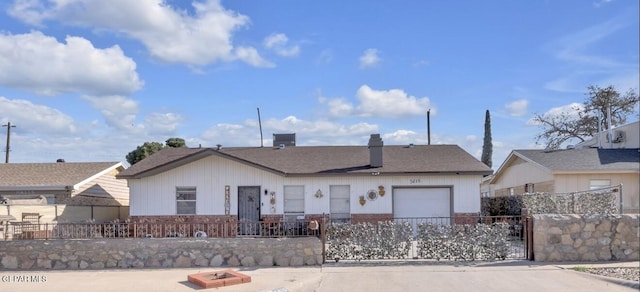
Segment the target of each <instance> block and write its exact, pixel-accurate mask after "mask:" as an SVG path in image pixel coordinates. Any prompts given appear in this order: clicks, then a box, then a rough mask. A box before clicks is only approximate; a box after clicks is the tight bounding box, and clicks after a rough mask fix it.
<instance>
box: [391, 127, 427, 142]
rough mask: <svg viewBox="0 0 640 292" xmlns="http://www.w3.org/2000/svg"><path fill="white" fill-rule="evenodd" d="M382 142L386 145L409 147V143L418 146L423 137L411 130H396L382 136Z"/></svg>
mask: <svg viewBox="0 0 640 292" xmlns="http://www.w3.org/2000/svg"><path fill="white" fill-rule="evenodd" d="M382 140H383V141H384V143H385V144H386V145H409V144H411V143H413V144H418V143H419V142H420V141H421V140H424V136H423V135H419V134H418V133H416V132H414V131H411V130H396V131H395V132H392V133H387V134H383V135H382Z"/></svg>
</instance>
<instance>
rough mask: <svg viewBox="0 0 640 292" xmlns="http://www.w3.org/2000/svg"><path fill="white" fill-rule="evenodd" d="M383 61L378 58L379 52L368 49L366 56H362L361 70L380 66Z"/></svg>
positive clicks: (365, 52)
mask: <svg viewBox="0 0 640 292" xmlns="http://www.w3.org/2000/svg"><path fill="white" fill-rule="evenodd" d="M381 61H382V59H380V57H378V50H376V49H367V50H365V51H364V54H363V55H362V56H360V68H370V67H375V66H376V65H378V64H379V63H380V62H381Z"/></svg>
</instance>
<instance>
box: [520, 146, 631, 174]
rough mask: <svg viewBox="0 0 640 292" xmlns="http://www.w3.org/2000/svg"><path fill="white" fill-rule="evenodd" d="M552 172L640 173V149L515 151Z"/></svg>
mask: <svg viewBox="0 0 640 292" xmlns="http://www.w3.org/2000/svg"><path fill="white" fill-rule="evenodd" d="M514 153H515V154H516V155H518V156H520V157H522V158H525V159H527V160H529V161H532V162H534V163H537V164H539V165H541V166H543V167H545V168H547V169H549V170H551V171H555V172H557V171H567V172H571V171H575V172H580V171H597V172H603V171H636V172H637V171H640V169H639V168H640V152H638V149H597V148H585V149H566V150H554V151H546V150H514Z"/></svg>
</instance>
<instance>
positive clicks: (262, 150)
mask: <svg viewBox="0 0 640 292" xmlns="http://www.w3.org/2000/svg"><path fill="white" fill-rule="evenodd" d="M292 145H295V143H293V144H292ZM491 173H492V170H491V169H490V168H489V167H487V166H486V165H484V164H483V163H482V162H480V161H478V160H477V159H476V158H474V157H473V156H471V155H470V154H469V153H467V152H466V151H464V150H463V149H461V148H460V147H459V146H456V145H403V146H397V145H396V146H383V142H382V139H381V138H380V136H379V135H371V139H370V140H369V144H368V146H286V145H284V144H283V145H278V146H275V147H273V148H272V147H255V148H248V147H245V148H222V147H218V148H165V149H163V150H161V151H159V152H157V153H155V154H153V155H152V156H150V157H148V158H146V159H144V160H142V161H140V162H138V163H136V164H134V165H132V166H131V167H130V168H128V169H126V170H124V171H123V172H121V173H120V174H119V175H118V178H123V179H127V180H128V183H129V188H130V190H131V209H130V214H131V217H130V219H131V221H133V222H167V221H169V222H175V221H181V222H187V221H188V222H196V223H197V222H228V221H236V220H237V221H240V222H242V221H259V220H263V221H280V220H295V219H301V218H306V219H314V218H321V217H322V216H323V214H325V215H326V216H329V217H330V218H331V220H351V221H352V222H362V221H377V220H388V219H391V218H394V217H396V218H397V217H436V216H438V217H457V218H464V217H465V216H467V217H468V216H470V215H477V214H478V213H479V211H480V199H479V197H478V195H477V194H478V193H479V191H480V189H479V186H480V182H481V180H482V177H483V176H484V175H487V174H491Z"/></svg>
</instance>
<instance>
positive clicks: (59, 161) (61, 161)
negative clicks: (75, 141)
mask: <svg viewBox="0 0 640 292" xmlns="http://www.w3.org/2000/svg"><path fill="white" fill-rule="evenodd" d="M56 162H57V163H63V162H64V159H62V158H58V160H56Z"/></svg>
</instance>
